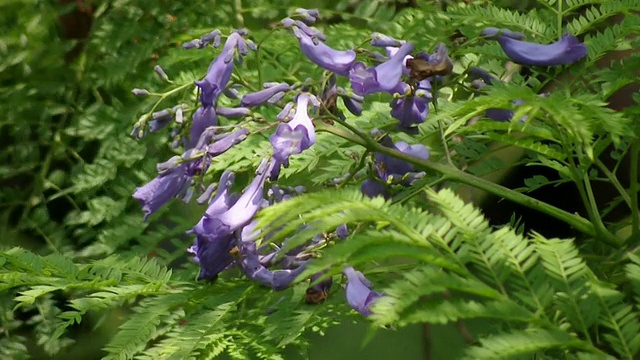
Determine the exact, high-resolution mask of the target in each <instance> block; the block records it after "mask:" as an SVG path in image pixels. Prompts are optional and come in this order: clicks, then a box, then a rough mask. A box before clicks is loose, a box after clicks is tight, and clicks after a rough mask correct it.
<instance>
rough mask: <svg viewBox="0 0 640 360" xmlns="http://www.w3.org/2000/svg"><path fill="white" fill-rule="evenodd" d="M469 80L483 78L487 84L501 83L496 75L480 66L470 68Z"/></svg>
mask: <svg viewBox="0 0 640 360" xmlns="http://www.w3.org/2000/svg"><path fill="white" fill-rule="evenodd" d="M468 74H469V80H476V79H482V81H484V83H485V84H486V85H491V84H493V83H499V82H500V80H498V78H496V77H495V76H493V75H491V74H489V73H488V72H487V71H486V70H484V69H481V68H479V67H472V68H470V69H469V72H468Z"/></svg>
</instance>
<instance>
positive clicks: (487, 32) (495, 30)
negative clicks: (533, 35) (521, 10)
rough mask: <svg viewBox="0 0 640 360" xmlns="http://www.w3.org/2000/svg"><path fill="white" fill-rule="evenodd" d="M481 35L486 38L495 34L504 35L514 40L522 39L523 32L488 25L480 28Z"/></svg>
mask: <svg viewBox="0 0 640 360" xmlns="http://www.w3.org/2000/svg"><path fill="white" fill-rule="evenodd" d="M482 35H483V36H485V37H488V38H493V37H496V36H506V37H508V38H511V39H515V40H524V34H523V33H519V32H515V31H511V30H509V29H498V28H494V27H488V28H485V29H484V30H482Z"/></svg>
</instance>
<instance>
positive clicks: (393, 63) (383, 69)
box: [349, 43, 413, 95]
mask: <svg viewBox="0 0 640 360" xmlns="http://www.w3.org/2000/svg"><path fill="white" fill-rule="evenodd" d="M412 51H413V44H412V43H405V44H403V45H402V46H401V47H400V48H399V49H398V51H397V52H396V53H395V54H394V55H393V56H392V57H391V58H390V59H389V60H388V61H386V62H384V63H382V64H380V65H378V66H376V67H375V68H367V67H366V66H365V65H364V64H363V63H360V62H358V63H356V64H355V65H353V67H352V68H351V70H350V71H349V80H350V81H351V87H352V88H353V91H355V93H356V94H359V95H367V94H371V93H375V92H381V91H386V92H391V93H393V92H397V87H398V85H399V84H400V79H401V76H402V71H403V68H404V66H403V62H404V59H405V57H406V56H407V55H409V54H411V52H412Z"/></svg>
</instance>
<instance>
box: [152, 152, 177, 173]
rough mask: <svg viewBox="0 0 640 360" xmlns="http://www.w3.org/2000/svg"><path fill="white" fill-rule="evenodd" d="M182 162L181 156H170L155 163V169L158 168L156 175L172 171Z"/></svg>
mask: <svg viewBox="0 0 640 360" xmlns="http://www.w3.org/2000/svg"><path fill="white" fill-rule="evenodd" d="M181 163H182V157H181V156H177V155H176V156H172V157H171V158H170V159H169V160H167V161H165V162H163V163H159V164H156V170H158V175H165V174H166V173H168V172H170V171H173V170H174V169H175V168H177V167H178V165H180V164H181Z"/></svg>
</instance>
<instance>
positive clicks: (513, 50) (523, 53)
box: [483, 28, 587, 66]
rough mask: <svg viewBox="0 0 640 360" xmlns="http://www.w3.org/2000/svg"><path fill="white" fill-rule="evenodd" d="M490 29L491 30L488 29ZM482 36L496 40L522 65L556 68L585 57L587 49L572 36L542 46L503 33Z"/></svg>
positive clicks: (485, 33)
mask: <svg viewBox="0 0 640 360" xmlns="http://www.w3.org/2000/svg"><path fill="white" fill-rule="evenodd" d="M489 29H491V28H489ZM489 29H485V31H484V32H483V34H484V35H485V36H488V37H490V38H491V39H494V40H497V41H498V43H500V46H501V47H502V50H503V51H504V53H505V54H506V55H507V56H508V57H509V59H511V60H512V61H513V62H515V63H518V64H522V65H537V66H556V65H567V64H571V63H574V62H576V61H578V60H580V59H582V58H583V57H585V56H586V55H587V47H586V46H585V45H584V44H583V43H581V42H580V40H578V38H576V37H575V36H573V35H569V34H565V35H563V36H562V39H560V40H559V41H556V42H554V43H552V44H548V45H542V44H536V43H531V42H525V41H521V40H516V39H514V38H513V37H510V36H509V35H508V34H506V33H505V31H506V30H501V31H499V32H497V33H496V32H493V31H492V30H491V31H487V30H489Z"/></svg>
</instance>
